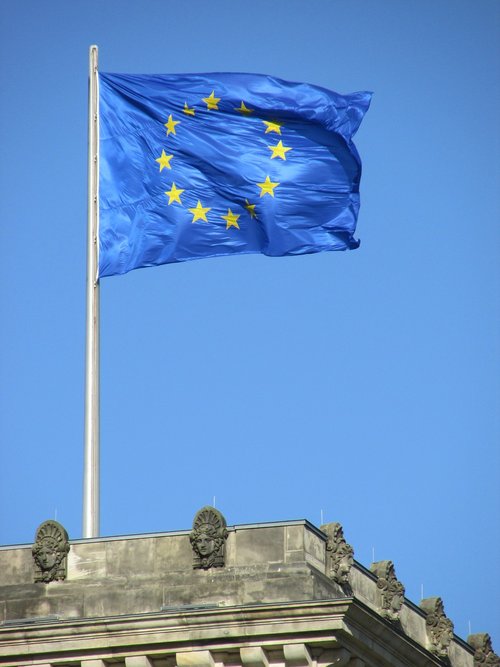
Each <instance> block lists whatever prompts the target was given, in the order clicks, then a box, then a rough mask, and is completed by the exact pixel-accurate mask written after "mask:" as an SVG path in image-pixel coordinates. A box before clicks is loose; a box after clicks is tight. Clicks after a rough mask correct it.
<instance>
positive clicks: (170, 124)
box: [164, 114, 181, 137]
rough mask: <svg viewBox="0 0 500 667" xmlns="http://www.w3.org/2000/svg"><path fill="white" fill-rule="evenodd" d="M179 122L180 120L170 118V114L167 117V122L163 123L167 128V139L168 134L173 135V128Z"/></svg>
mask: <svg viewBox="0 0 500 667" xmlns="http://www.w3.org/2000/svg"><path fill="white" fill-rule="evenodd" d="M180 122H181V121H180V120H174V119H173V118H172V114H170V116H169V117H168V121H167V122H166V123H164V125H165V127H166V128H167V137H168V135H169V134H170V133H172V134H175V133H176V132H175V126H176V125H179V123H180Z"/></svg>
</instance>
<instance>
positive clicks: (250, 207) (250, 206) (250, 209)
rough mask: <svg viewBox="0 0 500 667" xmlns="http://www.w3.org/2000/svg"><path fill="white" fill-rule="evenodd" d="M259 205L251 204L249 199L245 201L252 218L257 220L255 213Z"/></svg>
mask: <svg viewBox="0 0 500 667" xmlns="http://www.w3.org/2000/svg"><path fill="white" fill-rule="evenodd" d="M256 206H257V204H251V203H250V202H249V201H248V199H245V208H246V210H247V211H248V212H249V213H250V217H251V218H257V213H256V212H255V207H256Z"/></svg>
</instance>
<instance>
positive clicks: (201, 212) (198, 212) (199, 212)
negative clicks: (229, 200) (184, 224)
mask: <svg viewBox="0 0 500 667" xmlns="http://www.w3.org/2000/svg"><path fill="white" fill-rule="evenodd" d="M210 210H211V208H210V207H209V206H206V207H205V208H204V207H203V206H202V205H201V201H200V200H199V199H198V203H197V204H196V207H195V208H188V211H189V212H190V213H192V214H193V219H192V220H191V222H196V221H197V220H204V221H205V222H208V220H207V213H208V212H209V211H210Z"/></svg>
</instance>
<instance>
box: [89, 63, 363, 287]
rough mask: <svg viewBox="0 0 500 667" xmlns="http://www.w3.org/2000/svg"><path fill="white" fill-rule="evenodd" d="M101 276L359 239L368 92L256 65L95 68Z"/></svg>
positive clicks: (352, 244) (335, 246) (353, 243)
mask: <svg viewBox="0 0 500 667" xmlns="http://www.w3.org/2000/svg"><path fill="white" fill-rule="evenodd" d="M99 94H100V176H99V276H101V277H102V276H111V275H115V274H120V273H126V272H127V271H131V270H132V269H136V268H139V267H144V266H154V265H158V264H167V263H170V262H182V261H185V260H190V259H198V258H202V257H214V256H219V255H232V254H241V253H256V252H258V253H263V254H265V255H270V256H282V255H300V254H305V253H313V252H321V251H324V250H345V249H347V248H357V247H358V245H359V241H357V240H356V239H355V238H354V232H355V228H356V219H357V214H358V208H359V181H360V175H361V163H360V160H359V156H358V153H357V151H356V148H355V146H354V144H353V143H352V137H353V135H354V133H355V132H356V130H357V129H358V127H359V124H360V122H361V120H362V118H363V116H364V114H365V112H366V111H367V109H368V107H369V104H370V98H371V94H370V93H367V92H360V93H353V94H351V95H338V94H337V93H334V92H332V91H329V90H326V89H324V88H319V87H317V86H311V85H308V84H305V83H290V82H287V81H282V80H279V79H275V78H272V77H270V76H265V75H259V74H233V73H228V74H180V75H151V76H149V75H129V74H102V73H101V74H100V75H99Z"/></svg>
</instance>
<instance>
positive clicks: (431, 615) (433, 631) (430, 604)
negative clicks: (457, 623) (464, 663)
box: [420, 597, 453, 658]
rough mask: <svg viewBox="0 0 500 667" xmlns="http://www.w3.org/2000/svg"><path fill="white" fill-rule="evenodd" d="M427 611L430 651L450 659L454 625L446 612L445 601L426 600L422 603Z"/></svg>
mask: <svg viewBox="0 0 500 667" xmlns="http://www.w3.org/2000/svg"><path fill="white" fill-rule="evenodd" d="M420 608H421V609H423V611H425V613H426V614H427V615H426V618H425V626H426V630H427V640H428V642H429V650H430V651H431V653H434V655H437V656H438V657H440V658H448V653H449V648H450V644H451V640H452V639H453V623H452V621H451V620H450V619H449V618H448V617H447V616H446V614H445V612H444V605H443V601H442V599H441V598H439V597H433V598H425V599H424V600H422V601H421V603H420Z"/></svg>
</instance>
